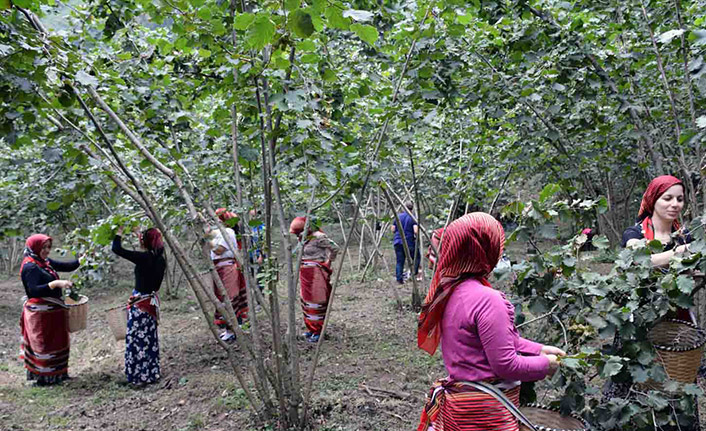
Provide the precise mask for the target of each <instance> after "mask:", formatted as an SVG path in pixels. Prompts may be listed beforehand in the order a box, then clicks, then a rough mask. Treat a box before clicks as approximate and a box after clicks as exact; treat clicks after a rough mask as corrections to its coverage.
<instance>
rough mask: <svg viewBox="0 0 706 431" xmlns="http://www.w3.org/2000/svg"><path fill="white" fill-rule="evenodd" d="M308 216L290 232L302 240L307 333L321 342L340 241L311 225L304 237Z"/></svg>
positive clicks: (301, 278)
mask: <svg viewBox="0 0 706 431" xmlns="http://www.w3.org/2000/svg"><path fill="white" fill-rule="evenodd" d="M304 225H306V217H297V218H295V219H294V220H292V224H291V225H290V226H289V233H291V234H294V235H297V236H298V237H299V241H300V242H301V244H302V247H303V250H302V264H301V268H300V270H299V283H300V284H301V304H302V311H303V312H304V324H305V325H306V329H307V332H305V333H304V337H305V338H306V340H307V341H309V342H310V343H317V342H318V341H319V337H320V335H321V330H322V329H323V326H324V320H325V319H326V310H327V308H328V301H329V296H330V295H331V273H332V270H331V262H333V261H334V260H335V259H336V255H337V254H338V245H336V243H335V242H333V241H332V240H330V239H329V237H328V236H326V234H325V233H323V232H322V231H321V230H320V229H318V228H316V230H312V229H311V227H312V226H309V229H307V232H306V236H305V237H304V238H302V233H303V232H304Z"/></svg>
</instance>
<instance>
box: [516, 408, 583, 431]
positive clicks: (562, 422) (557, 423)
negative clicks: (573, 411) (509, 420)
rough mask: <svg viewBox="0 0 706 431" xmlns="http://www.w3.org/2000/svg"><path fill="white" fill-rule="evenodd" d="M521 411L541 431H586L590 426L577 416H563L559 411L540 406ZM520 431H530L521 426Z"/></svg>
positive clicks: (521, 409)
mask: <svg viewBox="0 0 706 431" xmlns="http://www.w3.org/2000/svg"><path fill="white" fill-rule="evenodd" d="M520 411H522V413H523V414H524V415H525V417H526V418H527V419H529V421H530V422H532V423H533V424H534V426H535V427H536V428H537V429H538V430H539V431H586V430H588V424H586V422H585V421H584V420H583V419H581V417H579V416H577V415H571V416H562V415H561V413H559V412H558V411H557V410H555V409H552V408H549V407H547V406H541V405H539V404H529V405H526V406H523V407H520ZM520 431H530V429H529V428H527V427H526V426H524V425H522V424H520Z"/></svg>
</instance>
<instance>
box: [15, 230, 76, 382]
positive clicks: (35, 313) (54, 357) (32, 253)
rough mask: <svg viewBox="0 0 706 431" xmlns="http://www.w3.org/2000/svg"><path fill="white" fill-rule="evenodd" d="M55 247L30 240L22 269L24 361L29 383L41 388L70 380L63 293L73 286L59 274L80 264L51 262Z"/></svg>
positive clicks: (39, 238) (34, 238) (37, 237)
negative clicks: (23, 289) (30, 381)
mask: <svg viewBox="0 0 706 431" xmlns="http://www.w3.org/2000/svg"><path fill="white" fill-rule="evenodd" d="M51 246H52V239H51V237H49V236H47V235H42V234H35V235H32V236H30V237H29V238H27V242H26V244H25V251H24V260H22V265H21V267H20V278H21V279H22V284H23V285H24V288H25V294H26V295H27V296H26V300H25V301H24V304H23V305H22V316H21V317H20V330H21V331H22V344H21V345H20V351H21V353H20V358H22V359H24V363H25V368H26V369H27V380H36V381H37V385H40V386H44V385H52V384H55V383H60V382H62V381H63V380H65V379H67V378H68V376H69V375H68V373H69V327H68V324H67V322H66V305H64V301H63V299H62V290H61V289H65V288H67V287H71V285H72V283H71V282H70V281H68V280H60V279H59V274H57V271H62V272H69V271H74V270H75V269H77V268H78V265H79V264H78V260H73V261H70V262H59V261H56V260H54V259H49V253H50V252H51Z"/></svg>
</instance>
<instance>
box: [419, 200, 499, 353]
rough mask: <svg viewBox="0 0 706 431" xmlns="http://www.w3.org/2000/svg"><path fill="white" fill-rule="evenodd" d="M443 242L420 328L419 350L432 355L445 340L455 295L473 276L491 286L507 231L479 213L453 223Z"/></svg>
mask: <svg viewBox="0 0 706 431" xmlns="http://www.w3.org/2000/svg"><path fill="white" fill-rule="evenodd" d="M443 241H444V244H443V246H442V247H441V250H440V254H441V257H440V258H439V263H438V264H437V267H436V272H435V273H434V278H433V279H432V281H431V287H430V288H429V293H428V294H427V297H426V299H425V300H424V304H423V305H422V312H421V314H420V315H419V325H418V328H417V344H418V345H419V348H421V349H423V350H426V351H427V352H429V353H430V354H432V355H433V354H434V352H435V351H436V348H437V346H438V345H439V340H440V339H441V318H442V317H443V315H444V309H445V308H446V303H447V301H448V300H449V297H450V296H451V293H452V292H453V290H454V289H455V288H456V286H458V285H459V284H460V283H461V282H462V281H464V280H466V279H468V278H471V277H473V278H476V279H478V280H479V281H480V282H481V283H483V284H484V285H486V286H490V283H488V280H487V277H488V275H490V273H491V272H492V271H493V268H495V265H497V263H498V261H499V260H500V257H501V256H502V253H503V247H504V245H505V232H504V231H503V227H502V225H501V224H500V222H498V221H497V220H495V219H494V218H493V216H491V215H490V214H486V213H482V212H475V213H471V214H466V215H465V216H463V217H461V218H459V219H457V220H455V221H454V222H452V223H451V224H450V225H449V226H448V227H447V228H446V232H445V233H444V240H443Z"/></svg>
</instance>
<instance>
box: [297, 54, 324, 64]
mask: <svg viewBox="0 0 706 431" xmlns="http://www.w3.org/2000/svg"><path fill="white" fill-rule="evenodd" d="M319 60H321V57H319V55H318V54H314V53H309V54H304V55H302V57H301V62H302V63H308V64H313V63H318V62H319Z"/></svg>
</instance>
